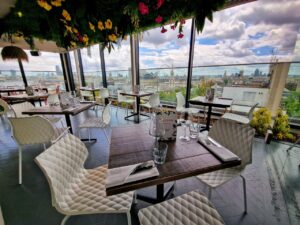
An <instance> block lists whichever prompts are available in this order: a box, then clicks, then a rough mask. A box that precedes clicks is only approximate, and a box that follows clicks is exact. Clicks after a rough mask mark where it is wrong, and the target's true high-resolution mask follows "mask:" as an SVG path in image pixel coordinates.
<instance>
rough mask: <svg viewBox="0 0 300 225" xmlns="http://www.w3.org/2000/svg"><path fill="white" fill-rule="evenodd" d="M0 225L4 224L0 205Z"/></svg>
mask: <svg viewBox="0 0 300 225" xmlns="http://www.w3.org/2000/svg"><path fill="white" fill-rule="evenodd" d="M0 225H4V220H3V216H2V210H1V206H0Z"/></svg>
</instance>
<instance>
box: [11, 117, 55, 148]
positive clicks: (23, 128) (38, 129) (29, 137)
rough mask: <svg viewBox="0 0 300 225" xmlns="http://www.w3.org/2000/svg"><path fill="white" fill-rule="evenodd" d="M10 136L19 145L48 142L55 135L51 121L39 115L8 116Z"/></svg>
mask: <svg viewBox="0 0 300 225" xmlns="http://www.w3.org/2000/svg"><path fill="white" fill-rule="evenodd" d="M8 119H9V121H10V125H11V128H12V129H11V130H12V136H13V137H14V139H15V141H16V142H17V143H18V144H19V145H30V144H42V143H48V142H50V141H51V140H52V139H53V138H54V137H55V129H54V127H53V126H52V124H51V122H50V121H49V120H47V119H45V118H44V117H41V116H30V117H20V118H13V117H11V118H8Z"/></svg>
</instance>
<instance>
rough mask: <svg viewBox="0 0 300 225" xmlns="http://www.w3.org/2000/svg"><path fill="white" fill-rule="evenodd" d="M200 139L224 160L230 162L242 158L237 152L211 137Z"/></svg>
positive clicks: (201, 142)
mask: <svg viewBox="0 0 300 225" xmlns="http://www.w3.org/2000/svg"><path fill="white" fill-rule="evenodd" d="M198 141H199V142H200V144H202V145H203V146H204V147H206V148H207V149H208V150H209V151H210V152H211V153H212V154H214V155H215V156H216V157H217V158H218V159H220V160H221V161H223V162H229V161H234V160H239V159H240V158H239V157H238V156H237V155H236V154H234V153H233V152H231V151H229V150H228V149H227V148H225V147H223V146H222V145H220V144H219V143H218V142H217V141H215V140H214V139H212V138H211V137H199V139H198Z"/></svg>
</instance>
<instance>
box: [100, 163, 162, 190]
mask: <svg viewBox="0 0 300 225" xmlns="http://www.w3.org/2000/svg"><path fill="white" fill-rule="evenodd" d="M148 162H149V163H153V167H152V168H151V169H146V170H143V171H141V172H138V173H135V174H132V175H130V174H131V172H132V171H133V170H134V169H135V168H136V167H137V166H138V165H140V164H142V163H138V164H134V165H129V166H122V167H117V168H113V169H108V170H107V175H106V188H110V187H114V186H118V185H122V184H125V183H130V182H133V181H137V180H143V179H146V178H150V177H156V176H159V172H158V170H157V168H156V167H155V163H154V161H153V160H151V161H148Z"/></svg>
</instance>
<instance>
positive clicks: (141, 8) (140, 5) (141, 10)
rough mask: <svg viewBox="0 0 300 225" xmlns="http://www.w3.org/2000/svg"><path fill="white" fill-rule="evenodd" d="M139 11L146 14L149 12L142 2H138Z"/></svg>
mask: <svg viewBox="0 0 300 225" xmlns="http://www.w3.org/2000/svg"><path fill="white" fill-rule="evenodd" d="M139 11H140V13H141V14H142V15H146V14H148V13H149V8H148V6H147V5H146V4H145V3H144V2H140V3H139Z"/></svg>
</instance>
